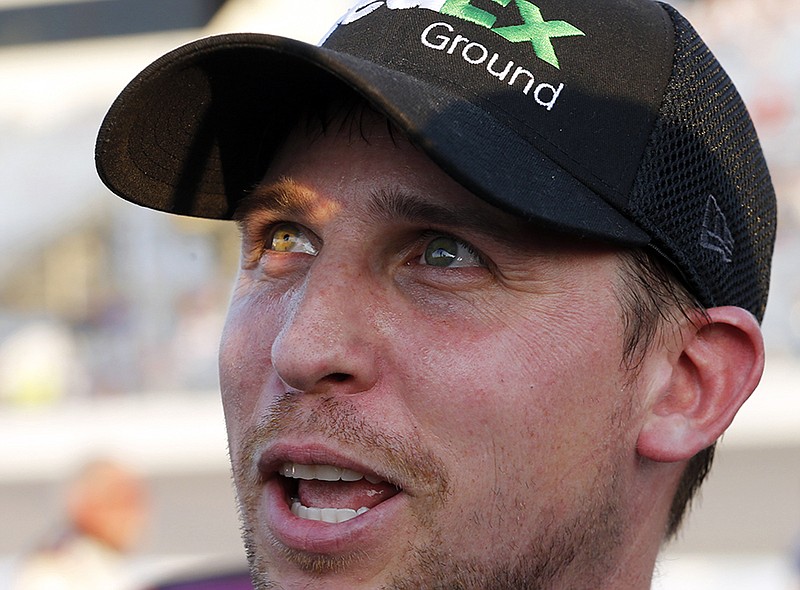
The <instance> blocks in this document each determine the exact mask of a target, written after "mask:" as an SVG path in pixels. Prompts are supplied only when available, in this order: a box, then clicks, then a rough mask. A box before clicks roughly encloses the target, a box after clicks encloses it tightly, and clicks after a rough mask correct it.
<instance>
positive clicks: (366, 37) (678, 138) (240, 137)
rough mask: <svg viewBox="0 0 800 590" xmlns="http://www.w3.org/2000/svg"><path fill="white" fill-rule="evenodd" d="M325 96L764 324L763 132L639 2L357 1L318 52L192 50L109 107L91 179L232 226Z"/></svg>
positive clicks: (264, 39)
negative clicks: (658, 258) (301, 119)
mask: <svg viewBox="0 0 800 590" xmlns="http://www.w3.org/2000/svg"><path fill="white" fill-rule="evenodd" d="M333 84H344V85H346V86H347V87H349V88H351V89H352V90H354V91H355V92H357V93H358V94H360V95H362V96H363V97H364V98H365V99H366V100H367V101H368V102H369V103H371V104H372V105H373V106H374V107H375V108H376V109H377V110H379V111H381V112H383V113H384V114H385V115H387V116H388V117H389V118H390V119H391V120H392V121H393V122H394V123H395V124H396V125H397V126H398V127H399V128H401V129H402V130H403V131H404V132H405V133H406V134H407V135H408V136H409V138H410V139H411V140H412V141H414V143H415V144H417V145H418V146H419V147H421V149H423V150H424V151H425V152H426V153H427V154H428V156H429V157H430V158H431V159H432V160H433V161H435V162H436V163H437V164H438V165H439V166H440V167H441V168H442V169H443V170H444V171H445V172H447V173H448V174H450V175H451V176H452V177H453V178H454V179H456V180H457V181H458V182H460V183H461V184H462V185H464V186H465V187H466V188H468V189H469V190H471V191H472V192H474V193H475V194H476V195H478V196H479V197H481V198H483V199H484V200H486V201H487V202H489V203H491V204H492V205H494V206H497V207H499V208H501V209H504V210H506V211H509V212H511V213H513V214H515V215H518V216H521V217H524V218H526V219H529V220H531V221H534V222H536V223H539V224H542V225H543V226H545V227H548V228H551V229H554V230H557V231H562V232H567V233H569V234H572V235H575V236H578V237H581V238H595V239H601V240H604V241H607V242H612V243H616V244H620V245H622V246H650V247H652V248H654V249H656V250H657V251H658V252H659V253H660V254H661V255H662V256H664V257H665V258H667V259H668V260H669V261H670V262H671V263H672V264H674V265H675V266H676V267H677V269H678V270H679V272H680V273H681V274H682V275H683V277H684V279H685V280H686V282H687V284H688V286H689V288H690V289H691V290H692V292H693V293H694V295H695V296H696V297H697V298H698V299H699V300H700V301H701V302H702V303H703V304H704V305H706V306H708V307H713V306H717V305H737V306H739V307H743V308H745V309H748V310H750V311H751V312H752V313H753V314H754V315H755V316H756V317H757V318H759V319H761V318H762V316H763V312H764V306H765V304H766V297H767V290H768V285H769V271H770V260H771V255H772V248H773V243H774V234H775V217H776V205H775V195H774V191H773V188H772V184H771V180H770V177H769V172H768V170H767V166H766V163H765V161H764V158H763V154H762V152H761V148H760V145H759V142H758V138H757V136H756V133H755V130H754V128H753V125H752V121H751V120H750V117H749V115H748V113H747V110H746V108H745V106H744V104H743V102H742V100H741V98H740V96H739V94H738V93H737V91H736V89H735V88H734V86H733V84H732V82H731V81H730V79H729V78H728V76H727V74H726V73H725V72H724V70H723V69H722V67H721V66H720V65H719V63H718V62H717V60H716V58H715V57H714V56H713V55H712V54H711V52H710V51H709V49H708V48H707V47H706V45H705V44H704V43H703V41H702V40H701V39H700V38H699V36H698V35H697V33H696V32H695V31H694V29H692V27H691V25H690V24H689V23H688V22H687V21H686V20H685V19H684V18H683V17H682V16H681V15H680V14H679V13H678V12H677V11H676V10H675V9H674V8H672V7H671V6H669V5H666V4H661V3H658V2H653V1H651V0H603V1H598V0H535V2H530V1H528V0H513V1H512V0H492V1H488V0H423V1H417V2H414V1H409V0H387V1H386V2H377V1H376V2H370V1H362V2H359V3H358V4H357V5H356V6H355V7H354V8H352V9H351V10H350V11H348V13H347V14H345V16H344V17H342V19H340V21H339V22H338V23H337V25H336V26H335V27H334V28H333V29H332V31H331V32H330V33H329V35H328V36H327V38H326V40H325V41H324V42H323V43H322V45H321V46H313V45H309V44H306V43H302V42H299V41H295V40H291V39H285V38H281V37H275V36H271V35H261V34H230V35H220V36H216V37H209V38H207V39H202V40H200V41H196V42H194V43H191V44H189V45H186V46H183V47H181V48H179V49H177V50H175V51H173V52H171V53H169V54H167V55H165V56H163V57H162V58H160V59H159V60H157V61H156V62H155V63H153V64H152V65H150V66H149V67H148V68H147V69H145V70H144V71H143V72H142V73H141V74H140V75H139V76H137V77H136V78H135V79H134V80H133V81H132V82H131V84H130V85H129V86H128V87H127V88H126V89H125V90H124V91H123V92H122V94H121V95H120V96H119V98H118V99H117V100H116V102H115V103H114V105H113V106H112V107H111V109H110V111H109V113H108V115H107V116H106V119H105V121H104V122H103V125H102V128H101V130H100V134H99V137H98V141H97V149H96V162H97V168H98V171H99V173H100V177H101V178H102V180H103V181H104V182H105V183H106V185H107V186H108V187H109V188H110V189H111V190H112V191H114V192H115V193H117V194H118V195H120V196H122V197H123V198H125V199H128V200H130V201H132V202H134V203H138V204H140V205H144V206H146V207H151V208H154V209H159V210H162V211H167V212H170V213H177V214H181V215H192V216H199V217H210V218H220V219H227V218H230V217H231V216H232V214H233V211H234V210H235V208H236V204H237V202H238V200H239V199H240V198H241V197H242V196H244V195H245V194H246V192H247V191H248V190H249V189H250V188H251V187H252V186H253V184H254V183H256V182H258V180H259V179H260V175H261V174H263V172H264V165H265V164H268V161H269V157H270V155H271V154H272V153H274V151H275V149H276V148H277V147H278V144H279V143H280V142H281V141H283V139H284V138H285V135H286V132H287V130H288V128H289V127H290V126H291V125H292V124H293V122H294V121H295V120H296V117H297V115H298V110H299V109H300V108H302V105H303V104H305V102H306V100H307V98H308V96H309V95H312V94H315V95H319V94H322V95H323V96H324V94H325V92H326V91H327V89H329V88H331V85H333Z"/></svg>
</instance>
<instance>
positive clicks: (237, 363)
mask: <svg viewBox="0 0 800 590" xmlns="http://www.w3.org/2000/svg"><path fill="white" fill-rule="evenodd" d="M331 129H333V130H332V131H329V132H328V133H326V134H319V133H309V132H306V131H298V132H296V133H295V134H294V135H293V136H292V137H291V138H290V139H289V140H288V141H287V143H286V144H285V145H284V147H283V149H282V151H281V152H280V154H279V155H278V157H277V159H276V160H275V161H274V162H273V164H272V166H271V168H270V169H269V171H268V173H267V175H266V177H265V178H264V181H263V183H262V184H261V186H260V187H259V188H258V189H257V190H256V191H255V192H254V195H253V196H252V197H251V198H250V200H249V202H248V203H246V204H245V205H244V206H243V210H242V212H241V227H242V236H243V250H242V266H241V269H240V273H239V277H238V279H237V283H236V287H235V290H234V293H233V296H232V300H231V304H230V310H229V315H228V321H227V324H226V328H225V331H224V335H223V340H222V346H221V352H220V376H221V385H222V396H223V404H224V409H225V418H226V423H227V428H228V433H229V445H230V452H231V460H232V464H233V468H234V477H235V483H236V487H237V492H238V496H239V502H240V505H241V510H242V519H243V524H244V530H245V542H246V545H247V547H248V553H249V557H250V559H251V564H252V566H253V568H254V571H255V572H256V574H255V581H256V584H257V587H258V588H273V587H274V588H287V589H288V588H312V587H313V588H351V589H355V588H395V589H399V588H509V587H525V588H534V589H536V588H548V589H555V588H571V589H576V588H587V589H588V588H593V589H598V588H631V589H635V588H648V587H649V583H650V576H651V572H652V570H653V563H654V561H655V556H656V553H657V551H658V547H659V545H660V541H661V537H662V535H663V530H664V523H665V521H666V513H667V509H668V506H669V502H670V500H671V496H672V493H673V491H674V489H675V486H676V485H677V480H678V478H679V476H680V472H681V468H682V464H681V461H684V460H685V459H687V458H688V457H689V456H691V454H687V453H689V452H690V450H691V449H689V450H687V451H686V452H675V453H673V454H672V455H671V456H670V457H669V458H668V459H664V461H663V462H652V463H651V462H648V461H646V460H645V459H646V457H644V458H643V456H642V454H641V453H640V452H639V451H637V445H640V444H641V445H644V446H645V447H646V448H648V449H649V450H650V451H652V452H653V453H654V454H657V453H659V452H662V450H663V448H664V445H662V444H661V441H662V438H663V436H662V434H661V432H662V430H663V429H662V430H659V428H660V424H661V422H659V421H658V417H656V418H654V417H653V415H652V411H651V410H652V408H654V407H658V409H659V411H660V414H659V416H663V415H670V406H669V404H668V403H667V402H664V401H663V399H666V397H667V395H666V394H667V393H668V392H669V391H670V389H669V383H671V381H670V380H671V379H672V377H673V376H674V375H675V371H673V370H672V367H673V365H675V364H676V362H675V359H676V358H683V357H682V356H681V355H680V354H679V352H676V351H680V350H681V344H680V342H682V340H678V341H677V342H678V344H677V345H675V346H673V347H672V348H669V347H668V348H666V349H665V350H666V351H667V352H661V353H660V354H658V355H648V357H647V358H646V360H645V361H644V362H643V363H642V364H641V368H640V369H639V372H638V373H637V374H636V375H635V376H633V375H631V373H630V372H629V371H627V370H626V369H625V368H624V367H623V363H622V360H621V359H622V345H623V333H622V321H621V315H620V314H621V311H620V304H619V299H618V297H617V292H616V291H615V289H616V288H618V285H617V280H618V276H619V272H618V271H619V259H618V256H617V252H616V251H615V250H614V249H612V248H605V247H600V246H598V245H596V244H589V243H586V244H584V243H580V242H579V241H576V240H566V239H563V238H557V237H554V236H551V235H548V234H546V233H544V232H542V231H540V230H536V229H534V228H532V227H530V226H528V225H526V224H523V223H521V222H520V221H518V220H516V219H515V218H513V217H511V216H509V215H507V214H505V213H502V212H500V211H499V210H497V209H495V208H493V207H491V206H489V205H488V204H486V203H484V202H483V201H481V200H480V199H478V198H477V197H475V196H474V195H472V194H471V193H469V192H468V191H467V190H465V189H464V188H463V187H461V186H460V185H458V184H457V183H455V182H454V181H453V180H452V179H450V178H449V177H448V176H446V175H445V174H444V173H443V172H442V171H441V170H440V169H439V168H438V167H437V166H436V165H435V164H433V163H432V162H431V161H430V160H429V159H428V158H427V157H426V156H424V154H422V153H421V152H420V151H419V150H417V149H415V148H414V147H412V146H411V145H410V144H408V143H407V142H406V141H405V140H404V139H402V138H398V137H394V136H392V134H389V133H387V128H386V125H385V123H383V122H381V121H378V120H373V119H372V118H369V117H368V118H367V120H365V121H363V122H362V127H361V128H360V129H359V131H358V132H354V133H350V132H348V131H347V129H346V126H342V127H341V128H340V129H338V130H336V126H335V125H334V126H332V127H331ZM286 223H289V224H291V225H289V226H287V225H282V224H286ZM276 227H277V228H278V229H279V230H280V232H285V231H287V228H288V231H289V233H290V236H291V237H292V240H294V241H293V242H291V246H292V248H290V251H280V250H281V249H282V248H283V246H282V245H281V244H280V243H279V242H276V241H274V240H273V236H274V233H275V230H276ZM280 232H279V233H280ZM280 235H283V234H282V233H280ZM441 236H445V238H446V239H448V240H452V238H455V239H457V240H460V241H461V245H458V246H457V247H458V252H459V253H460V254H461V259H460V260H458V261H457V262H456V263H455V264H454V265H453V266H452V267H441V266H433V265H431V264H430V262H431V260H432V258H431V256H430V253H431V249H430V248H429V246H430V244H431V242H432V240H434V239H436V238H438V237H441ZM446 243H447V244H449V245H452V244H453V243H454V242H452V241H448V242H446ZM276 244H277V245H276ZM292 250H293V251H292ZM426 252H427V253H428V254H427V255H426ZM645 427H647V432H648V436H649V438H647V439H646V440H644V441H643V440H640V434H641V432H642V430H643V428H645ZM667 430H668V431H669V433H671V434H674V433H675V432H676V430H675V428H671V429H667ZM673 442H674V441H673ZM670 448H671V449H673V450H675V449H676V445H675V444H672V446H671V447H670ZM695 452H696V451H695ZM289 460H291V461H295V462H299V463H323V464H335V465H340V466H343V467H348V468H351V469H354V470H356V471H359V472H364V473H370V474H375V475H378V476H380V478H381V479H384V480H386V481H388V482H390V483H391V484H394V485H395V486H397V487H399V488H401V491H400V492H399V493H398V494H397V495H396V496H394V497H392V498H391V499H390V500H388V501H386V502H384V503H382V504H380V505H378V506H377V507H375V508H373V509H372V510H370V511H369V512H368V513H366V514H365V515H363V516H359V517H357V518H356V519H353V520H352V521H348V522H347V523H341V524H336V525H331V524H327V523H318V522H309V521H303V520H300V519H298V518H296V517H294V516H292V515H291V513H289V512H288V507H287V500H286V499H285V498H284V495H283V494H284V493H283V491H282V490H283V488H282V487H281V484H280V483H279V478H277V476H276V475H275V472H276V470H277V469H278V468H279V466H280V464H281V463H282V462H284V461H289ZM656 461H660V459H656Z"/></svg>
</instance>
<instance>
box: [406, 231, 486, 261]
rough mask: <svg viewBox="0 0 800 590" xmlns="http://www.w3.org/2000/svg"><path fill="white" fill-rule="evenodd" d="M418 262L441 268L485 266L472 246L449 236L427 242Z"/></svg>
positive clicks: (438, 237)
mask: <svg viewBox="0 0 800 590" xmlns="http://www.w3.org/2000/svg"><path fill="white" fill-rule="evenodd" d="M419 262H420V264H424V265H427V266H438V267H441V268H464V267H475V266H486V264H485V263H484V262H483V260H482V259H481V257H480V256H479V255H478V253H477V252H475V250H473V249H472V246H470V245H469V244H466V243H464V242H462V241H461V240H458V239H456V238H451V237H449V236H437V237H435V238H433V239H432V240H431V241H430V242H428V244H427V245H426V246H425V251H424V252H423V253H422V255H421V256H420V258H419Z"/></svg>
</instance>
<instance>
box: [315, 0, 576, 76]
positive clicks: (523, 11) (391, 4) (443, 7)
mask: <svg viewBox="0 0 800 590" xmlns="http://www.w3.org/2000/svg"><path fill="white" fill-rule="evenodd" d="M472 2H473V0H417V1H415V0H385V1H371V0H361V1H359V2H357V3H356V4H355V6H353V7H352V8H351V9H350V10H348V11H347V13H346V14H345V15H344V16H343V17H342V18H341V19H340V20H339V22H338V23H337V25H336V26H338V25H346V24H348V23H352V22H355V21H357V20H359V19H361V18H363V17H365V16H367V15H368V14H370V13H371V12H373V11H374V10H377V9H378V8H380V7H381V6H383V5H385V6H386V7H387V8H388V9H390V10H405V9H409V8H424V9H427V10H433V11H435V12H438V13H440V14H446V15H448V16H453V17H456V18H460V19H462V20H465V21H469V22H471V23H474V24H477V25H480V26H482V27H486V28H487V29H490V30H491V31H492V32H494V33H496V34H498V35H500V36H501V37H503V38H504V39H506V40H507V41H511V42H512V43H530V44H531V45H532V47H533V50H534V52H535V54H536V56H537V57H538V58H539V59H541V60H543V61H544V62H546V63H548V64H550V65H551V66H553V67H555V68H557V69H560V67H561V66H560V64H559V61H558V57H557V56H556V52H555V48H554V47H553V43H552V41H551V40H552V39H554V38H558V37H577V36H584V35H585V33H584V32H583V31H581V30H580V29H578V28H577V27H575V26H574V25H572V24H570V23H568V22H566V21H563V20H545V19H544V17H543V15H542V11H541V10H540V9H539V7H538V6H536V5H535V4H533V3H532V2H529V1H528V0H513V2H514V4H515V5H516V7H517V10H518V14H519V18H520V19H521V21H522V22H520V23H519V24H515V25H511V26H504V27H495V23H496V22H497V17H498V15H497V14H494V13H492V12H489V11H487V10H484V9H482V8H478V7H477V6H474V5H473V4H472ZM492 2H493V3H495V4H497V5H499V6H500V7H503V8H505V7H507V6H508V5H509V4H511V2H512V0H492ZM329 34H330V33H329Z"/></svg>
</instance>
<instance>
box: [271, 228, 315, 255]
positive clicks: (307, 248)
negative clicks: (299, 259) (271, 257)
mask: <svg viewBox="0 0 800 590" xmlns="http://www.w3.org/2000/svg"><path fill="white" fill-rule="evenodd" d="M268 249H269V250H273V251H275V252H299V253H302V254H311V255H312V256H313V255H316V254H317V249H316V248H315V247H314V244H313V243H312V242H311V239H310V238H309V237H308V235H307V234H306V233H305V231H303V229H302V228H301V227H299V226H297V225H295V224H293V223H281V224H279V225H278V226H276V227H275V229H274V230H273V231H272V236H271V237H270V239H269V247H268Z"/></svg>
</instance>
